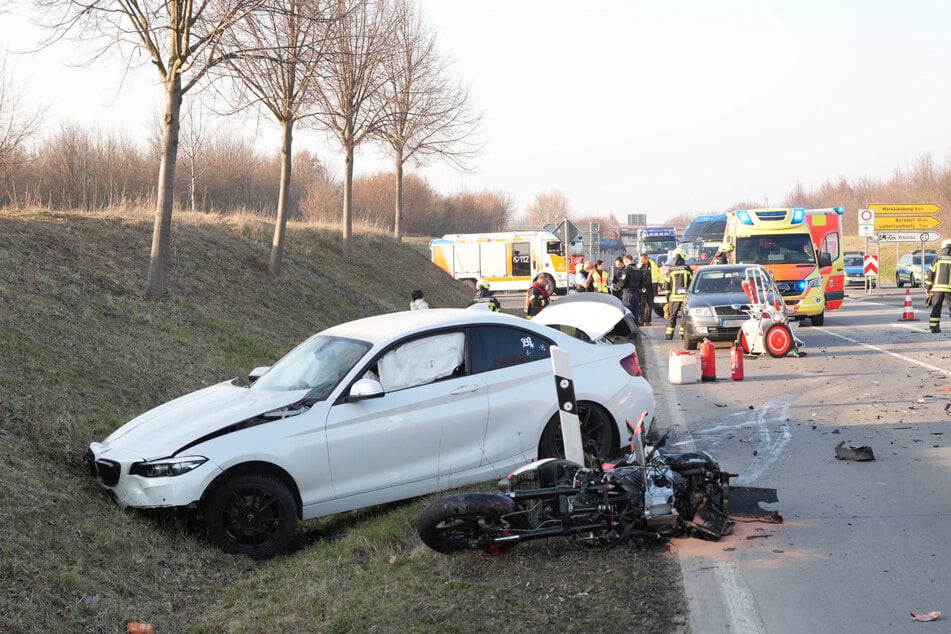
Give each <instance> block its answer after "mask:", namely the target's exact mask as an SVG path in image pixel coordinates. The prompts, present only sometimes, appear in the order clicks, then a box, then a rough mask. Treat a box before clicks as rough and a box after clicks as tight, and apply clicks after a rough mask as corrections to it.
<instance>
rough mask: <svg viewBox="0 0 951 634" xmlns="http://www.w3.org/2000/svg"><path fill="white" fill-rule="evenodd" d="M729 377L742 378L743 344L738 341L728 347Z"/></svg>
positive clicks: (738, 379) (737, 379)
mask: <svg viewBox="0 0 951 634" xmlns="http://www.w3.org/2000/svg"><path fill="white" fill-rule="evenodd" d="M730 378H732V379H733V380H734V381H742V380H743V344H741V343H740V342H739V341H737V342H735V343H734V344H733V347H732V348H730Z"/></svg>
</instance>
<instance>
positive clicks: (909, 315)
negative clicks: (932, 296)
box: [898, 288, 918, 321]
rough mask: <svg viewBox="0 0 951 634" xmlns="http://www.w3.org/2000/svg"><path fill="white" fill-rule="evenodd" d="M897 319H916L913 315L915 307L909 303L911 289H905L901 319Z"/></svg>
mask: <svg viewBox="0 0 951 634" xmlns="http://www.w3.org/2000/svg"><path fill="white" fill-rule="evenodd" d="M898 321H918V319H917V318H916V317H915V309H914V307H913V306H912V305H911V289H910V288H906V289H905V310H904V312H902V314H901V319H899V320H898Z"/></svg>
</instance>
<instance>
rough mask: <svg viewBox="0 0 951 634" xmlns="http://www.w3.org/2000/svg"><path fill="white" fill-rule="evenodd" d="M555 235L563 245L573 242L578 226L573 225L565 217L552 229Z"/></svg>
mask: <svg viewBox="0 0 951 634" xmlns="http://www.w3.org/2000/svg"><path fill="white" fill-rule="evenodd" d="M552 233H554V234H555V235H556V236H558V237H559V238H560V239H561V241H562V242H564V243H565V245H569V244H571V243H572V242H574V240H575V238H577V237H578V227H576V226H575V224H574V223H573V222H571V221H570V220H568V219H567V218H565V219H564V220H563V221H562V222H560V223H559V224H558V226H557V227H555V228H554V230H553V231H552Z"/></svg>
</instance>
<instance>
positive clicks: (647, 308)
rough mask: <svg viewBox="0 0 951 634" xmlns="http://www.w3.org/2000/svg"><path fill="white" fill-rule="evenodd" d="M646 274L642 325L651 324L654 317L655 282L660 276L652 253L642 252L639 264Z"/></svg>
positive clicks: (642, 297)
mask: <svg viewBox="0 0 951 634" xmlns="http://www.w3.org/2000/svg"><path fill="white" fill-rule="evenodd" d="M637 268H639V269H640V270H641V274H642V275H643V276H644V280H643V281H644V294H643V295H642V296H641V325H644V326H650V325H651V322H652V321H653V318H654V284H656V283H657V281H658V279H659V278H660V271H659V269H658V268H657V263H656V262H654V261H653V260H652V259H651V257H650V255H648V254H647V253H641V261H640V263H639V264H638V265H637Z"/></svg>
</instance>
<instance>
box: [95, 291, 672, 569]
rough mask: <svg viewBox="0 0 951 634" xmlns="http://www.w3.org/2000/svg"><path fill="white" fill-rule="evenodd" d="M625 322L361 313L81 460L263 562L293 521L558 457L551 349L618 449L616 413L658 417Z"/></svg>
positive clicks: (590, 306)
mask: <svg viewBox="0 0 951 634" xmlns="http://www.w3.org/2000/svg"><path fill="white" fill-rule="evenodd" d="M578 300H581V301H578ZM546 324H549V325H546ZM632 332H636V326H635V325H634V324H633V322H632V321H631V318H630V313H626V312H625V310H624V308H623V306H622V305H621V303H620V302H619V301H617V300H616V299H615V298H614V297H611V296H599V297H597V298H594V299H592V298H591V296H590V295H588V296H581V295H579V296H577V298H562V299H559V300H558V301H556V302H554V303H553V304H552V305H550V306H549V307H548V308H546V309H545V310H543V311H542V313H541V314H540V315H538V316H536V317H535V318H534V319H533V320H525V319H522V318H519V317H515V316H512V315H507V314H502V313H494V312H491V311H485V310H479V309H478V307H474V308H470V309H433V310H422V311H412V312H409V311H407V312H401V313H391V314H386V315H379V316H376V317H367V318H365V319H359V320H356V321H352V322H348V323H344V324H340V325H337V326H334V327H332V328H329V329H327V330H324V331H323V332H320V333H318V334H316V335H314V336H312V337H310V338H309V339H307V340H306V341H304V342H303V343H302V344H300V345H299V346H297V347H296V348H294V349H293V350H292V351H291V352H289V353H288V354H287V355H286V356H284V357H283V358H282V359H281V360H280V361H278V362H277V363H275V364H274V366H273V367H271V368H258V369H257V370H255V371H253V372H252V373H251V376H250V377H249V378H250V379H251V383H250V385H248V386H240V385H238V384H237V382H236V381H228V382H224V383H220V384H218V385H213V386H211V387H208V388H205V389H203V390H199V391H197V392H194V393H192V394H188V395H186V396H182V397H180V398H177V399H175V400H173V401H170V402H168V403H165V404H164V405H160V406H159V407H156V408H155V409H153V410H151V411H149V412H146V413H145V414H142V415H141V416H138V417H137V418H135V419H133V420H131V421H129V422H128V423H126V424H125V425H123V426H122V427H120V428H119V429H117V430H116V431H115V432H113V433H112V434H111V435H110V436H109V437H108V438H106V439H105V440H104V441H102V442H101V443H100V442H94V443H91V444H90V446H89V450H88V452H87V461H88V464H89V466H90V469H91V471H92V473H93V474H94V475H95V477H97V478H98V480H99V481H100V482H101V483H102V485H103V486H104V487H105V488H106V489H108V490H109V491H110V492H111V493H112V495H113V496H114V498H115V499H116V501H117V502H118V503H119V504H120V505H122V506H128V507H136V508H156V507H186V508H190V509H197V510H198V511H200V514H201V517H202V520H203V523H204V525H205V528H206V531H207V533H208V535H209V537H210V538H211V540H212V541H213V542H214V543H215V544H216V545H217V546H219V547H220V548H222V549H223V550H225V551H227V552H231V553H238V554H245V555H249V556H252V557H255V558H267V557H270V556H273V555H274V554H276V553H278V552H280V551H282V550H284V549H285V548H286V547H287V546H288V545H289V543H290V542H291V540H292V538H293V536H294V531H295V526H296V523H297V520H298V519H305V520H306V519H311V518H315V517H320V516H324V515H329V514H332V513H338V512H342V511H349V510H353V509H357V508H361V507H366V506H372V505H376V504H381V503H386V502H392V501H396V500H402V499H407V498H412V497H415V496H420V495H425V494H429V493H433V492H436V491H439V490H445V489H450V488H454V487H458V486H461V485H465V484H470V483H475V482H483V481H486V480H492V479H497V478H502V477H504V476H506V475H507V474H508V473H509V472H510V471H512V469H513V468H514V467H516V466H518V465H521V464H524V463H525V462H527V461H530V460H533V459H535V458H536V457H538V456H542V457H547V456H553V455H557V454H559V453H560V452H561V451H562V446H561V429H560V424H559V415H558V412H559V408H558V403H557V398H556V391H555V384H554V379H553V375H552V367H551V359H550V349H551V347H552V346H556V345H557V346H559V347H560V348H562V349H563V350H565V351H567V352H568V354H569V355H570V358H571V362H572V367H573V373H574V382H575V394H576V400H577V406H578V407H577V412H578V414H579V416H580V418H581V421H582V436H583V441H584V446H585V450H586V452H587V453H590V454H593V455H596V456H598V457H602V458H603V457H606V456H608V455H610V454H613V453H615V452H616V451H617V450H618V448H619V447H621V446H622V445H623V444H624V442H625V439H626V435H627V432H626V428H625V420H626V419H631V420H635V419H636V418H637V416H638V415H639V414H640V413H641V412H642V411H645V410H646V411H647V412H648V413H649V416H653V412H654V397H653V392H652V390H651V387H650V385H649V384H648V383H647V381H646V380H645V379H644V378H643V377H642V376H641V371H640V366H639V363H638V359H637V354H636V352H635V349H634V345H633V344H632V343H630V340H629V339H628V337H629V336H630V335H631V333H632Z"/></svg>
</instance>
